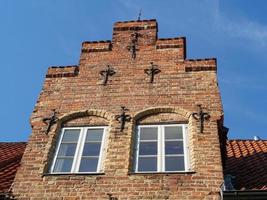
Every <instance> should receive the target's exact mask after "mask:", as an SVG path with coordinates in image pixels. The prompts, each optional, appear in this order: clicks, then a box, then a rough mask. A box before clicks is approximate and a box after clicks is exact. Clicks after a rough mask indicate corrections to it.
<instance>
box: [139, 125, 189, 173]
mask: <svg viewBox="0 0 267 200" xmlns="http://www.w3.org/2000/svg"><path fill="white" fill-rule="evenodd" d="M186 136H187V126H186V125H185V124H172V125H149V126H148V125H140V126H138V133H137V139H136V141H137V142H136V151H135V152H136V156H135V172H179V171H188V170H189V161H188V157H189V156H188V147H187V141H186Z"/></svg>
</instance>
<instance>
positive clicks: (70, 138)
mask: <svg viewBox="0 0 267 200" xmlns="http://www.w3.org/2000/svg"><path fill="white" fill-rule="evenodd" d="M79 135H80V129H70V130H68V129H67V130H65V131H64V135H63V138H62V142H77V141H78V138H79Z"/></svg>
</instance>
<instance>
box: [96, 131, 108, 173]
mask: <svg viewBox="0 0 267 200" xmlns="http://www.w3.org/2000/svg"><path fill="white" fill-rule="evenodd" d="M101 129H102V130H103V134H102V140H101V146H100V152H99V155H98V162H97V168H96V172H99V171H100V169H101V166H102V158H103V148H104V145H105V138H106V132H107V127H103V128H101Z"/></svg>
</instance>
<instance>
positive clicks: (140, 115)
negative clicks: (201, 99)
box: [133, 107, 191, 123]
mask: <svg viewBox="0 0 267 200" xmlns="http://www.w3.org/2000/svg"><path fill="white" fill-rule="evenodd" d="M162 113H175V114H178V115H179V116H180V117H181V119H182V120H184V121H188V120H189V118H190V116H191V112H190V111H188V110H185V109H183V108H177V107H151V108H148V109H145V110H141V111H139V112H136V113H135V114H134V116H133V121H134V122H135V123H136V122H138V121H139V120H142V119H144V118H146V117H147V116H152V115H155V114H162Z"/></svg>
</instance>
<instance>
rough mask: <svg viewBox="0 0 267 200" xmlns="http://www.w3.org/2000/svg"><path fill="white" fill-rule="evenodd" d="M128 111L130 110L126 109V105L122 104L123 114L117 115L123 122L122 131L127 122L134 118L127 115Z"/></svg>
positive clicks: (118, 119)
mask: <svg viewBox="0 0 267 200" xmlns="http://www.w3.org/2000/svg"><path fill="white" fill-rule="evenodd" d="M126 111H129V110H128V109H126V108H125V106H121V114H120V115H116V116H115V118H116V120H117V121H119V122H120V123H121V129H120V131H121V132H122V131H123V130H124V127H125V123H126V122H129V121H131V119H132V118H131V116H130V115H126V113H125V112H126Z"/></svg>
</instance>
